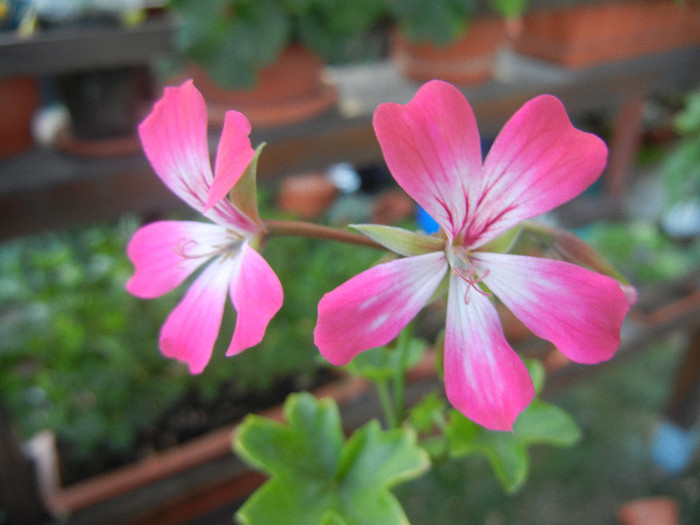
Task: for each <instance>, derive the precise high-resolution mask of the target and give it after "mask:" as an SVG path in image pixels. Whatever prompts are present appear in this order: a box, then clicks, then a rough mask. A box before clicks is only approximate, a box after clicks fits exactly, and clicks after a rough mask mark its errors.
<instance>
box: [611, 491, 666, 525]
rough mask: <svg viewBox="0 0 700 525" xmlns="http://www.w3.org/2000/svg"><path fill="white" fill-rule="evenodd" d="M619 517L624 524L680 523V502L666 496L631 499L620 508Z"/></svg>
mask: <svg viewBox="0 0 700 525" xmlns="http://www.w3.org/2000/svg"><path fill="white" fill-rule="evenodd" d="M618 518H619V520H620V523H621V524H622V525H678V523H679V521H678V520H679V516H678V504H677V503H676V502H675V501H674V500H673V499H671V498H666V497H657V498H648V499H640V500H636V501H631V502H629V503H627V504H625V505H624V506H623V507H622V508H621V509H620V512H619V513H618Z"/></svg>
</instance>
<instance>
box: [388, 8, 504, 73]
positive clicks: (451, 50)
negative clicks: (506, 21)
mask: <svg viewBox="0 0 700 525" xmlns="http://www.w3.org/2000/svg"><path fill="white" fill-rule="evenodd" d="M503 35H504V32H503V21H502V20H501V19H500V18H496V17H479V18H477V19H475V20H474V21H473V22H472V23H471V24H470V26H469V28H468V30H467V33H466V34H465V35H464V36H463V37H461V38H460V39H458V40H457V41H455V42H453V43H452V44H450V45H448V46H446V47H439V46H436V45H434V44H430V43H413V42H410V41H409V40H407V39H406V37H404V36H403V35H402V34H401V33H400V32H398V31H397V32H395V33H394V35H393V42H392V45H393V52H392V55H393V58H394V60H395V61H396V63H397V64H398V67H399V69H400V70H401V72H402V73H403V74H404V75H405V76H406V77H407V78H410V79H411V80H415V81H418V82H426V81H428V80H432V79H434V78H439V79H442V80H445V81H447V82H452V83H453V84H462V85H464V84H478V83H482V82H486V81H487V80H489V79H490V78H491V77H492V76H493V69H494V63H495V58H496V52H497V51H498V48H499V46H500V44H501V42H502V41H503Z"/></svg>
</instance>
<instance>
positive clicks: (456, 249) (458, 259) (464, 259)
mask: <svg viewBox="0 0 700 525" xmlns="http://www.w3.org/2000/svg"><path fill="white" fill-rule="evenodd" d="M447 262H448V263H449V264H450V267H451V268H452V271H453V272H455V273H456V274H457V275H459V276H460V277H461V278H462V280H463V281H464V282H465V283H467V291H466V292H465V294H464V304H469V292H470V291H471V290H475V291H476V292H478V293H480V294H481V295H485V296H486V297H491V294H490V293H489V292H486V291H484V290H482V288H481V286H479V283H480V282H482V281H483V280H484V279H485V278H486V276H488V274H489V271H488V270H486V271H485V272H484V274H483V275H481V276H477V275H476V269H475V268H474V263H473V262H472V261H471V260H470V259H469V252H467V250H466V249H465V248H464V247H462V246H450V247H449V248H448V249H447Z"/></svg>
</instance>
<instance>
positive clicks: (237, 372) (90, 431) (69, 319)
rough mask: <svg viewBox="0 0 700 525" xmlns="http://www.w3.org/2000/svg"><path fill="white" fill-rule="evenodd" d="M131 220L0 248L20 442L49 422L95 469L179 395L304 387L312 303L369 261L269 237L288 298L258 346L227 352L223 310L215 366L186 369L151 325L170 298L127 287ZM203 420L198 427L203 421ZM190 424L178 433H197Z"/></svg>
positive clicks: (0, 379)
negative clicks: (163, 349)
mask: <svg viewBox="0 0 700 525" xmlns="http://www.w3.org/2000/svg"><path fill="white" fill-rule="evenodd" d="M270 215H271V213H268V216H270ZM138 223H139V221H138V220H137V219H136V218H134V217H126V218H124V219H122V220H120V221H119V222H118V223H115V224H102V225H95V226H91V227H86V228H82V229H78V230H74V231H70V232H60V233H47V234H42V235H37V236H32V237H26V238H23V239H18V240H14V241H8V242H5V243H4V244H3V245H2V246H1V247H0V397H1V398H2V400H3V403H4V404H5V405H6V406H7V408H8V410H9V412H10V414H11V417H12V420H13V421H14V422H15V423H16V424H17V426H18V429H19V430H20V432H21V435H22V436H23V437H24V438H29V437H31V436H32V435H33V434H35V433H37V432H39V431H41V430H44V429H51V430H53V431H55V433H56V435H57V437H58V440H59V443H60V444H62V445H64V450H67V452H68V453H69V454H70V455H71V456H72V457H73V458H74V459H76V460H77V461H79V462H88V463H89V462H90V461H92V462H93V463H94V464H95V467H96V468H99V466H98V463H99V461H95V460H94V455H95V454H96V452H97V451H101V452H102V453H104V454H107V455H109V454H115V455H119V454H123V453H126V452H130V451H131V449H133V448H134V447H135V446H143V445H142V444H139V443H137V440H138V439H139V437H143V436H144V435H146V434H151V433H153V434H157V433H158V430H159V429H158V428H155V427H158V425H163V424H166V425H167V422H164V421H163V415H164V413H167V412H168V411H169V410H171V411H172V409H173V407H174V406H175V405H176V404H177V403H180V402H182V401H183V399H184V400H185V401H190V402H192V401H193V400H194V401H195V402H199V403H203V404H206V403H207V402H211V403H213V402H214V401H215V400H216V398H217V396H219V395H220V394H221V392H222V389H227V395H229V396H230V397H231V399H229V400H228V404H229V405H235V404H236V400H235V399H233V397H232V394H235V393H245V392H249V393H252V394H255V393H258V394H261V393H262V392H263V391H265V390H266V389H269V388H273V387H275V383H276V382H278V381H280V380H283V379H285V380H286V379H287V378H291V379H290V380H287V382H286V385H288V386H285V388H291V389H296V390H299V389H304V388H310V387H312V386H313V385H314V384H315V381H316V379H317V374H318V368H319V365H320V360H319V358H318V355H317V354H318V352H317V351H316V350H315V348H314V346H313V339H312V332H313V326H314V323H315V318H316V304H317V302H318V300H319V299H320V297H321V295H322V294H323V293H324V292H325V291H327V290H329V289H331V288H333V287H334V286H336V285H337V284H339V283H340V282H342V281H343V280H345V279H347V278H349V277H350V276H351V275H352V274H353V273H356V272H357V271H359V270H360V269H362V268H364V267H366V266H367V265H368V264H371V262H372V261H373V259H374V258H375V257H377V253H376V252H375V251H374V250H371V249H368V250H358V249H356V248H352V247H349V246H345V245H341V244H333V243H319V242H317V241H313V240H309V239H301V238H285V239H279V240H277V241H276V242H275V243H271V244H270V245H269V246H268V247H267V248H266V250H265V257H266V259H267V260H268V261H270V264H271V265H272V266H273V267H274V269H275V271H276V272H277V274H278V275H279V276H280V278H281V279H282V280H283V282H284V283H285V291H286V294H285V304H284V306H283V308H282V310H281V312H280V314H278V315H277V317H276V318H275V322H274V323H272V324H271V325H270V327H269V329H268V332H267V335H266V338H265V340H264V342H263V343H262V344H261V345H259V346H258V347H256V348H254V349H252V350H251V351H249V352H245V353H244V354H242V355H241V356H238V357H237V358H236V359H235V360H234V359H226V358H225V357H224V353H225V350H226V347H227V345H228V342H229V341H228V338H230V333H231V331H232V330H233V319H235V313H234V312H233V310H232V309H230V308H229V309H228V310H227V313H226V314H225V321H224V323H225V324H224V328H223V329H222V336H221V340H220V341H219V344H218V345H217V348H216V349H215V351H214V355H213V357H212V361H213V362H214V363H215V364H214V365H213V366H212V365H210V366H208V367H207V368H206V370H205V371H204V372H203V373H202V374H201V375H199V376H191V375H190V374H189V373H188V372H187V369H186V367H185V366H184V365H181V364H179V363H176V362H173V361H171V360H169V359H166V358H164V357H163V356H162V355H161V354H160V353H159V352H158V343H157V340H158V331H159V328H160V326H161V324H162V323H163V322H164V321H165V319H166V317H167V315H168V313H169V312H170V310H171V309H172V308H173V307H174V305H175V303H176V301H177V300H178V296H177V294H176V293H175V294H172V295H169V296H166V297H163V298H161V299H158V300H157V301H143V300H139V299H137V298H135V297H132V296H131V295H129V294H128V293H126V291H125V290H124V284H125V282H126V280H127V279H128V278H129V276H130V275H131V273H132V266H131V263H130V262H129V260H128V259H127V257H126V255H125V252H124V247H125V245H126V243H127V241H128V239H129V238H130V236H131V234H132V233H133V231H135V229H136V228H137V226H138ZM227 308H228V306H227ZM227 334H228V335H227ZM285 393H286V392H283V393H282V394H285ZM262 397H264V396H262ZM282 399H283V397H281V398H280V399H279V400H278V402H281V400H282ZM246 408H247V407H245V406H238V407H236V409H237V412H235V413H234V414H233V415H230V417H231V418H233V419H235V418H236V417H241V416H242V413H245V411H246ZM241 410H242V411H243V412H242V413H241V412H240V411H241ZM222 412H224V413H225V412H226V411H225V410H224V411H222ZM206 416H207V415H206V414H203V413H200V414H199V417H201V418H205V417H206ZM170 417H171V418H175V417H176V415H173V414H172V413H171V414H170ZM218 417H219V418H220V419H217V421H215V422H214V423H213V424H223V423H224V421H222V420H221V418H225V417H226V416H225V415H223V414H220V415H219V416H218ZM166 419H167V418H166ZM200 423H201V424H200V425H199V426H201V427H202V429H205V430H206V425H207V424H211V423H208V422H207V421H206V420H204V421H202V422H200ZM194 427H195V428H194V429H187V428H186V429H184V430H185V432H186V433H188V434H193V433H196V432H197V425H194ZM175 430H177V428H176V429H175ZM160 432H161V433H165V432H163V428H162V426H161V428H160ZM186 437H188V436H186ZM176 438H177V437H176ZM176 438H171V439H176ZM159 439H160V441H161V443H162V445H163V446H165V445H168V444H173V443H168V438H165V439H163V437H162V436H161V437H160V438H159ZM148 451H149V450H142V451H141V453H147V452H148ZM91 458H92V460H91ZM125 459H126V458H125ZM132 459H133V458H132Z"/></svg>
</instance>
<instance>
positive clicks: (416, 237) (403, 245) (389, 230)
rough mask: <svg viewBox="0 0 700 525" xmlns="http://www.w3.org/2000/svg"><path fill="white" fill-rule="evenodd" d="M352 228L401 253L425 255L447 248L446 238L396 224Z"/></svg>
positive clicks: (353, 225) (354, 225) (363, 225)
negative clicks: (405, 228)
mask: <svg viewBox="0 0 700 525" xmlns="http://www.w3.org/2000/svg"><path fill="white" fill-rule="evenodd" d="M351 228H354V229H356V230H358V231H360V232H361V233H364V234H365V235H366V236H367V237H369V238H370V239H372V240H373V241H376V242H378V243H379V244H381V245H382V246H384V247H385V248H388V249H389V250H391V251H392V252H395V253H398V254H399V255H406V256H411V255H423V254H425V253H432V252H440V251H442V250H443V249H444V248H445V239H442V238H440V237H435V236H433V235H426V234H424V233H416V232H412V231H408V230H404V229H403V228H397V227H396V226H384V225H380V224H352V225H351Z"/></svg>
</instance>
